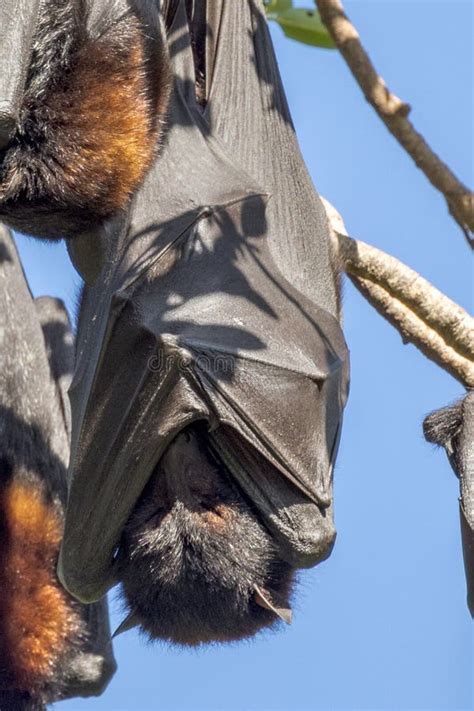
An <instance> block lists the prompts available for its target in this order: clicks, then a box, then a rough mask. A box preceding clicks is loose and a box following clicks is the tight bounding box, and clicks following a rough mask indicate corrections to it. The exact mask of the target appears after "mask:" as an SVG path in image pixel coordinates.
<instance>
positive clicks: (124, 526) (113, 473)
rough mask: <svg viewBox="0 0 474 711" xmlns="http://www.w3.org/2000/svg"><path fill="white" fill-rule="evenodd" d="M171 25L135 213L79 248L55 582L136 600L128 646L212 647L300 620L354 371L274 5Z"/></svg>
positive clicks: (180, 7)
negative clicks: (288, 91)
mask: <svg viewBox="0 0 474 711" xmlns="http://www.w3.org/2000/svg"><path fill="white" fill-rule="evenodd" d="M203 9H204V10H206V12H207V14H206V13H204V16H203ZM164 12H165V19H166V24H167V33H168V34H167V43H168V46H169V48H170V55H171V61H172V69H173V77H174V80H173V88H172V95H171V100H170V107H169V112H168V126H167V129H166V131H165V134H164V136H163V142H162V147H161V150H160V153H159V156H158V157H157V159H156V160H155V162H154V163H153V165H152V167H151V169H150V171H149V173H148V174H147V176H146V178H145V180H144V183H143V185H142V186H141V187H140V189H139V190H138V192H137V193H136V195H135V197H134V199H133V203H132V205H131V207H130V209H129V211H128V213H127V214H126V215H124V214H122V215H118V216H117V217H116V218H115V219H114V220H112V221H110V222H109V223H108V224H107V225H106V226H104V228H103V229H102V230H100V231H98V233H97V234H96V236H95V238H94V240H91V239H86V240H79V241H77V240H76V241H74V240H71V241H70V243H69V248H70V252H71V255H72V257H73V259H74V261H75V263H76V265H77V266H78V268H79V270H80V271H81V273H82V275H83V277H84V280H85V290H84V294H83V298H82V305H81V309H80V318H79V325H78V334H77V354H76V370H75V376H74V381H73V383H72V386H71V390H70V398H71V404H72V412H73V426H72V428H73V435H72V460H71V476H72V481H71V487H70V492H69V499H68V509H67V516H66V526H65V535H64V539H63V543H62V549H61V556H60V564H59V574H60V577H61V579H62V581H63V582H64V584H65V586H66V587H67V588H68V589H69V590H70V591H71V592H72V593H73V594H74V595H76V596H77V597H78V598H79V599H81V600H84V601H91V600H96V599H98V598H99V597H100V596H101V595H103V594H104V593H105V592H106V591H107V589H108V588H109V587H111V586H112V585H114V584H115V583H117V582H121V583H122V588H123V592H124V598H125V601H126V605H127V608H128V612H129V614H128V617H127V619H126V620H125V622H124V624H123V626H122V627H121V629H126V628H128V627H130V626H132V625H134V624H139V625H141V626H142V628H143V629H144V630H145V631H147V632H148V634H149V635H150V636H151V637H152V638H163V639H167V640H170V641H172V642H175V643H178V644H200V643H203V642H208V641H212V640H219V641H223V640H231V639H239V638H241V637H246V636H249V635H251V634H253V633H255V632H256V631H257V630H259V629H261V628H263V627H266V626H269V625H272V624H273V623H274V622H275V621H277V620H278V619H279V618H283V619H285V620H286V621H289V619H290V610H289V607H290V598H291V590H292V581H293V579H294V571H295V570H296V569H297V568H301V567H307V566H312V565H314V564H315V563H317V562H319V561H320V560H322V559H324V558H325V557H326V556H327V555H328V554H329V552H330V550H331V548H332V545H333V542H334V537H335V531H334V525H333V518H332V472H333V466H334V461H335V456H336V451H337V447H338V441H339V436H340V430H341V421H342V411H343V407H344V404H345V400H346V395H347V385H348V354H347V349H346V345H345V342H344V338H343V335H342V331H341V328H340V325H339V323H338V318H337V316H338V303H337V302H338V299H337V286H336V283H335V281H336V280H335V278H334V268H333V266H332V262H331V254H330V247H329V235H328V229H327V224H326V219H325V215H324V211H323V209H322V206H321V204H320V201H319V199H318V197H317V195H316V194H315V192H314V188H313V186H312V184H311V181H310V179H309V177H308V174H307V172H306V169H305V167H304V164H303V161H302V158H301V155H300V153H299V149H298V146H297V143H296V139H295V135H294V129H293V127H292V124H291V118H290V116H289V113H288V108H287V105H286V101H285V97H284V93H283V89H282V86H281V82H280V78H279V74H278V70H277V67H276V62H275V58H274V55H273V50H272V46H271V41H270V38H269V35H268V31H267V28H266V23H265V19H264V15H263V8H262V5H261V3H257V2H253V1H249V2H247V1H245V2H238V3H225V2H220V1H217V2H213V3H208V4H207V5H206V4H205V3H202V2H195V3H188V2H186V3H185V2H169V3H167V5H166V8H165V9H164ZM203 21H205V25H204V28H203V27H202V24H199V23H202V22H203ZM196 23H197V24H196ZM196 67H199V70H198V69H197V68H196ZM203 68H204V70H203ZM203 71H204V76H203ZM97 245H100V248H99V249H98V248H97Z"/></svg>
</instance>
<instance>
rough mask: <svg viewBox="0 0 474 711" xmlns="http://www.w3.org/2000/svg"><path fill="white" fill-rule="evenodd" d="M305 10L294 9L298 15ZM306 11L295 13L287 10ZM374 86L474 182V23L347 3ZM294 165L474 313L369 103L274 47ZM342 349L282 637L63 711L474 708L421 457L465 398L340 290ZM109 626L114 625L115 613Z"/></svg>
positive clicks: (431, 0) (439, 496) (400, 2)
mask: <svg viewBox="0 0 474 711" xmlns="http://www.w3.org/2000/svg"><path fill="white" fill-rule="evenodd" d="M310 1H311V0H307V2H306V5H307V6H308V5H310ZM298 4H304V3H298ZM345 6H346V9H347V11H348V13H349V14H350V15H351V17H352V18H353V20H354V22H355V24H356V25H357V26H358V28H359V30H360V33H361V35H362V37H363V40H364V42H365V43H366V46H367V47H368V48H370V52H371V55H372V58H373V60H374V62H375V64H376V66H377V67H378V68H379V69H380V71H381V72H382V73H383V75H384V77H385V79H386V81H387V83H388V85H389V86H390V87H391V88H392V89H393V90H394V91H395V92H396V93H397V94H398V95H399V96H401V97H402V98H404V99H405V100H406V101H408V102H409V103H410V104H411V105H412V107H413V111H412V120H413V121H414V123H415V125H416V126H417V128H418V129H419V130H420V131H421V132H422V133H424V134H425V136H426V138H427V139H428V140H429V141H430V143H431V144H432V146H433V147H434V148H435V149H436V150H437V151H438V152H439V154H440V155H441V156H442V157H443V158H444V160H445V161H446V162H448V163H449V164H450V166H451V168H452V169H453V170H454V171H455V172H456V173H457V174H458V176H459V177H460V178H461V179H463V180H464V181H465V182H467V183H471V184H472V182H473V170H472V168H473V164H472V159H473V151H472V149H473V145H472V126H473V102H472V99H473V94H472V87H473V76H472V71H473V70H472V63H471V61H470V60H471V59H472V51H471V50H472V19H473V18H472V15H473V6H472V4H471V3H470V2H469V1H463V0H439V1H437V0H372V1H366V0H358V1H355V0H353V1H351V0H347V1H346V3H345ZM272 32H273V36H274V40H275V46H276V51H277V55H278V59H279V62H280V69H281V72H282V75H283V80H284V84H285V87H286V90H287V94H288V99H289V104H290V107H291V109H292V112H293V117H294V121H295V125H296V130H297V133H298V136H299V140H300V143H301V147H302V150H303V154H304V156H305V159H306V161H307V164H308V167H309V170H310V172H311V175H312V177H313V179H314V182H315V185H316V186H317V188H318V190H319V192H320V193H321V194H323V195H325V196H326V197H327V198H328V199H329V200H330V201H331V202H333V204H334V205H335V206H337V208H338V209H339V210H340V211H341V213H342V214H343V216H344V218H345V222H346V225H347V227H348V229H349V232H350V233H351V234H352V235H353V236H355V237H359V238H361V239H363V240H364V241H366V242H369V243H372V244H375V245H377V246H378V247H380V248H382V249H385V250H387V251H389V252H390V253H391V254H393V255H395V256H396V257H398V258H400V259H402V260H403V261H405V262H406V263H407V264H409V265H410V266H411V267H413V268H414V269H416V270H418V271H420V272H421V273H422V274H423V275H424V276H425V277H426V278H428V279H429V280H430V281H432V282H433V283H434V284H435V285H436V286H437V287H438V288H440V289H441V290H442V291H444V292H445V293H446V294H448V295H449V296H450V297H451V298H453V299H454V300H455V301H457V302H458V303H460V304H461V305H462V306H464V307H465V308H468V309H470V308H471V307H472V285H471V271H470V270H471V265H470V257H469V251H468V248H467V246H466V243H465V241H464V238H463V236H462V234H461V232H460V230H459V228H457V226H456V225H455V223H454V222H453V221H452V220H451V219H450V217H449V215H448V213H447V210H446V207H445V203H444V201H443V199H442V198H441V197H440V196H439V195H438V194H437V193H436V191H435V190H434V189H433V188H432V187H431V186H430V185H429V184H428V182H427V181H426V179H425V178H424V176H423V175H422V174H421V173H420V172H419V171H418V170H417V169H416V168H415V167H414V166H413V164H412V163H411V161H410V160H409V159H408V157H407V156H406V155H405V154H404V153H403V152H402V150H401V149H400V148H399V147H398V145H397V144H396V142H395V141H394V139H393V138H392V137H391V136H390V135H389V134H388V133H387V131H386V129H385V128H384V127H383V125H382V124H381V122H380V121H379V119H378V118H377V117H376V116H375V115H374V113H373V111H372V110H371V109H370V107H369V106H368V105H367V104H366V103H365V101H364V100H363V98H362V96H361V93H360V90H359V89H358V88H357V86H356V85H355V83H354V81H353V79H352V77H351V76H350V74H349V72H348V70H347V68H346V66H345V64H344V63H343V61H342V59H341V58H340V57H339V56H338V55H337V54H336V53H335V52H328V51H323V50H317V49H313V48H309V47H305V46H302V45H298V44H297V43H294V42H291V41H289V40H286V39H284V38H283V36H282V34H281V32H280V30H279V29H278V28H276V27H275V28H274V29H273V30H272ZM20 250H21V254H22V257H23V260H24V264H25V267H26V271H27V275H28V277H29V280H30V284H31V286H32V289H33V291H34V293H35V295H40V294H45V293H46V294H54V295H58V296H61V297H62V298H63V299H64V300H65V301H66V303H67V305H68V307H69V308H70V309H73V308H74V301H75V294H76V291H77V288H78V285H79V279H78V278H77V277H76V275H75V273H74V271H73V269H72V267H71V266H70V264H69V262H68V259H67V256H66V254H65V250H64V248H63V247H62V246H57V247H54V246H46V245H42V244H38V243H35V242H33V241H32V240H27V239H25V238H21V240H20ZM344 303H345V331H346V337H347V341H348V343H349V346H350V349H351V354H352V389H351V395H350V399H349V404H348V407H347V411H346V419H345V427H344V432H343V438H342V443H341V448H340V454H339V459H338V464H337V469H336V474H335V507H336V508H335V512H336V524H337V528H338V538H337V542H336V547H335V549H334V552H333V554H332V556H331V558H330V559H329V560H328V561H327V562H325V563H323V564H322V565H321V566H319V567H317V568H315V569H314V570H311V571H305V572H304V573H302V574H301V576H300V586H299V591H298V593H297V596H296V608H295V615H294V623H293V625H292V627H291V628H285V629H281V630H279V631H278V632H276V633H273V634H270V635H266V636H262V637H260V638H258V639H256V640H253V641H251V642H247V643H244V644H239V645H235V646H228V647H215V648H210V649H206V650H204V651H200V652H190V651H178V650H175V649H171V648H168V647H166V646H160V645H154V646H152V645H148V644H147V643H146V642H145V641H144V640H142V639H141V638H140V637H139V635H137V634H135V633H129V634H127V635H123V636H121V637H120V638H119V639H118V640H117V642H116V645H115V651H116V656H117V660H118V663H119V670H118V672H117V675H116V677H115V679H114V680H113V681H112V683H111V685H110V687H109V689H108V690H107V691H106V693H105V694H104V695H103V696H102V697H101V698H100V699H97V700H85V701H77V700H73V701H69V702H65V703H63V704H60V705H59V706H58V711H85V710H87V711H89V710H90V711H93V710H94V709H98V710H99V709H102V710H105V709H108V710H110V711H149V710H151V709H159V710H161V711H198V710H199V711H201V710H202V711H204V710H205V711H214V710H216V711H217V710H219V711H290V710H291V711H310V710H311V711H313V710H314V711H316V710H318V711H320V710H329V709H331V710H334V711H341V710H342V709H344V710H346V711H355V710H356V709H372V710H375V709H379V710H381V709H393V710H397V711H408V710H409V709H412V710H414V709H423V710H430V711H435V710H436V711H437V710H441V709H443V710H446V711H456V710H460V709H463V710H464V709H470V708H472V677H473V636H472V624H471V621H470V618H469V615H468V611H467V608H466V605H465V587H464V573H463V566H462V555H461V547H460V538H459V521H458V513H457V495H458V489H457V481H456V479H455V477H454V476H453V474H452V472H451V470H450V468H449V466H448V464H447V461H446V459H445V457H444V455H443V454H442V453H440V452H436V451H435V450H433V449H432V448H431V446H429V445H428V444H426V443H425V442H424V440H423V436H422V431H421V423H422V419H423V417H424V415H425V414H426V413H427V412H429V411H430V410H432V409H434V408H436V407H439V406H441V405H445V404H447V403H449V402H451V401H452V400H454V399H455V398H457V397H458V396H460V395H461V393H462V389H461V386H460V385H458V384H457V383H456V382H455V381H454V380H453V379H452V378H451V377H450V376H448V375H447V374H445V373H444V372H442V371H441V370H440V369H439V368H437V366H435V365H433V364H432V363H430V362H428V361H426V360H425V359H424V358H423V357H422V356H421V355H420V354H419V353H418V352H417V351H416V350H415V349H414V348H413V347H412V346H403V345H402V342H401V339H400V337H399V336H398V334H397V333H396V332H395V331H394V330H393V329H392V328H391V327H390V326H389V325H388V324H387V323H385V322H384V321H383V320H382V319H381V318H380V317H379V316H378V315H377V314H376V313H375V312H374V311H373V310H372V309H371V307H370V306H369V305H368V304H366V302H365V301H364V300H363V299H362V298H361V297H360V296H359V294H358V293H357V292H355V290H354V289H353V288H352V286H351V285H350V284H347V285H346V288H345V296H344ZM112 606H113V608H114V612H113V623H112V624H113V625H114V624H115V623H117V622H118V620H119V614H120V609H119V606H118V605H117V604H115V603H112Z"/></svg>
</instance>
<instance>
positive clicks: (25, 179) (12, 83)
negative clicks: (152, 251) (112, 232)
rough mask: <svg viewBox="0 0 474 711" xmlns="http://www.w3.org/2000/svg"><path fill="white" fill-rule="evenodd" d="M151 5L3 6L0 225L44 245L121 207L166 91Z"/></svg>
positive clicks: (139, 0)
mask: <svg viewBox="0 0 474 711" xmlns="http://www.w3.org/2000/svg"><path fill="white" fill-rule="evenodd" d="M157 8H158V5H157V3H155V2H149V0H113V1H110V0H108V1H106V0H100V1H96V0H2V1H1V3H0V68H1V72H0V219H1V220H3V222H6V223H8V224H9V225H10V226H12V227H14V228H15V229H18V230H21V231H22V232H27V233H29V234H33V235H35V236H37V237H46V238H49V239H55V238H62V237H71V236H72V235H78V234H83V233H84V232H87V233H93V232H94V229H96V228H97V226H99V225H101V224H103V223H104V221H106V220H107V219H108V218H109V217H111V216H112V215H114V214H116V213H117V212H119V211H121V210H124V209H125V208H126V206H127V205H128V203H129V201H130V198H131V196H132V195H133V193H134V192H135V190H136V188H137V187H138V185H140V183H141V182H142V180H143V177H144V175H145V174H146V172H147V170H148V168H149V167H150V164H151V162H152V160H153V158H154V156H155V153H156V149H157V145H158V138H159V135H160V131H161V124H162V121H163V118H164V114H165V112H166V105H167V97H168V93H169V83H170V82H169V71H168V66H169V63H168V59H167V56H166V52H165V47H164V42H163V37H162V32H160V31H159V28H160V22H159V14H158V9H157Z"/></svg>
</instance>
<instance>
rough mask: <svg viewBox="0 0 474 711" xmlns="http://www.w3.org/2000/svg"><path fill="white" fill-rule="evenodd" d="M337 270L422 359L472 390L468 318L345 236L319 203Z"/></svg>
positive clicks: (472, 336)
mask: <svg viewBox="0 0 474 711" xmlns="http://www.w3.org/2000/svg"><path fill="white" fill-rule="evenodd" d="M323 202H324V206H325V208H326V213H327V216H328V219H329V223H330V227H331V233H332V238H333V245H334V250H335V252H336V253H337V257H338V260H339V263H340V265H341V268H342V269H343V271H345V272H346V273H347V274H348V276H349V278H350V279H351V281H352V283H353V284H354V285H355V286H356V288H357V289H358V290H359V291H360V292H361V293H362V294H363V296H364V297H365V298H366V299H367V300H368V301H369V302H370V303H371V304H372V306H373V307H374V308H375V309H376V310H377V311H378V313H380V315H381V316H383V317H384V318H385V319H386V320H387V321H388V322H389V323H391V324H392V326H394V327H395V328H396V329H397V331H398V332H399V333H400V334H401V336H402V339H403V342H404V343H412V344H413V345H414V346H416V347H417V348H418V350H420V351H421V352H422V353H423V354H424V355H425V356H426V357H427V358H429V359H430V360H432V361H433V362H435V363H437V365H439V366H440V367H441V368H443V369H444V370H446V371H447V372H448V373H450V374H451V375H452V376H453V377H454V378H456V379H457V380H459V381H460V382H461V383H462V384H463V385H465V386H466V387H474V319H473V318H471V317H470V316H469V314H468V313H467V312H466V311H465V310H464V309H462V308H461V307H460V306H458V304H456V303H455V302H454V301H451V299H449V298H448V297H447V296H445V295H444V294H442V293H441V292H440V291H438V289H436V288H435V287H434V286H432V285H431V284H430V283H429V282H428V281H426V279H424V278H423V277H421V276H420V275H419V274H418V273H417V272H415V271H413V270H412V269H410V268H409V267H407V266H406V265H405V264H402V262H399V261H398V260H397V259H395V258H394V257H391V256H390V255H388V254H385V253H384V252H382V251H380V250H379V249H376V248H375V247H372V246H370V245H368V244H365V243H364V242H361V241H359V240H354V239H352V238H351V237H349V236H348V235H347V232H346V229H345V226H344V223H343V221H342V218H341V216H340V215H339V213H338V212H337V211H336V210H335V208H334V207H333V206H332V205H331V204H330V203H329V202H328V201H327V200H324V199H323Z"/></svg>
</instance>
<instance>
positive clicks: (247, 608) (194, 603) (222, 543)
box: [119, 428, 293, 645]
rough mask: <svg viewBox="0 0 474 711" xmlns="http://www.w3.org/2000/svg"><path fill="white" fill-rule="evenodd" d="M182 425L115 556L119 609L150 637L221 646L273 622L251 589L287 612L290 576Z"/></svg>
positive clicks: (193, 433) (196, 434)
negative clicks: (119, 584)
mask: <svg viewBox="0 0 474 711" xmlns="http://www.w3.org/2000/svg"><path fill="white" fill-rule="evenodd" d="M204 438H205V434H204V430H202V429H200V428H197V429H196V428H188V429H187V430H185V431H184V432H183V433H182V434H180V435H179V436H178V437H177V438H176V440H175V441H174V442H173V443H172V444H171V445H170V447H169V448H168V450H167V452H166V453H165V455H164V457H163V458H162V459H161V461H160V464H159V466H158V467H157V469H156V471H155V473H154V474H153V477H152V479H151V480H150V482H149V484H148V486H147V487H146V489H145V490H144V492H143V495H142V497H141V500H140V501H139V503H138V505H137V507H136V508H135V510H134V512H133V514H132V516H131V518H130V520H129V522H128V524H127V526H126V529H125V532H124V535H123V541H122V546H121V549H120V552H119V557H120V563H121V579H122V583H123V592H124V597H125V600H126V603H127V605H128V607H129V609H131V610H132V611H135V615H136V617H137V619H138V621H139V622H140V623H141V625H142V627H143V628H144V630H145V631H146V632H147V633H148V634H149V635H150V637H151V638H159V639H164V640H168V641H170V642H173V643H176V644H180V645H199V644H202V643H207V642H224V641H231V640H236V639H241V638H244V637H249V636H252V635H253V634H255V633H256V632H257V631H258V630H259V629H261V628H264V627H269V626H272V625H273V624H274V623H275V622H277V617H276V616H275V615H274V613H273V612H270V611H268V610H266V609H263V608H262V607H260V606H259V605H258V604H257V603H256V602H255V600H254V593H255V587H256V586H259V587H260V588H261V589H264V590H266V591H268V593H269V596H270V597H271V598H272V599H273V600H278V604H280V605H283V606H287V605H288V599H289V596H290V591H291V587H292V582H293V570H292V569H291V568H290V566H289V565H287V564H286V563H284V562H283V561H281V560H280V559H279V558H278V555H277V553H276V551H275V548H274V545H273V543H272V540H271V538H270V536H269V534H268V532H267V531H266V530H265V529H264V528H263V526H262V525H261V524H260V523H259V522H258V520H257V518H256V517H255V515H254V513H253V511H252V510H251V508H250V507H249V505H248V504H247V502H246V501H245V500H244V498H243V497H242V495H241V494H240V492H239V491H238V490H237V488H236V487H235V485H234V484H233V483H232V482H231V480H230V479H229V478H228V476H227V475H226V473H225V471H224V470H223V468H222V467H221V466H220V465H219V464H218V463H217V462H216V460H214V459H213V458H212V455H211V454H210V452H209V451H208V450H207V449H205V447H204V445H203V444H202V442H203V441H205V440H204Z"/></svg>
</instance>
